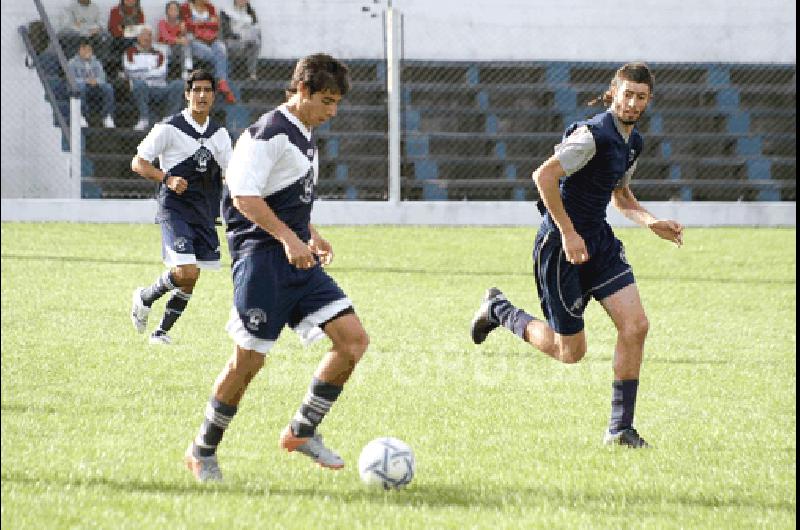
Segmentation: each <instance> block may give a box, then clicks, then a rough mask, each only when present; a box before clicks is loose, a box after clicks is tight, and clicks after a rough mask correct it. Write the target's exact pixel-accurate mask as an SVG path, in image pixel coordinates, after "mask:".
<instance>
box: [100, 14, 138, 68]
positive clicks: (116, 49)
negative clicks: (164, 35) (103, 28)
mask: <svg viewBox="0 0 800 530" xmlns="http://www.w3.org/2000/svg"><path fill="white" fill-rule="evenodd" d="M142 24H144V11H142V8H141V6H140V5H139V0H119V4H118V5H116V6H114V7H112V8H111V12H110V13H109V14H108V31H109V33H111V38H112V43H111V54H112V56H113V57H115V58H119V57H120V56H121V55H122V54H123V53H125V50H127V49H128V48H129V47H131V46H133V45H135V44H136V35H138V34H139V27H140V26H141V25H142ZM109 66H110V67H111V69H113V70H114V71H113V72H110V73H111V74H112V75H116V73H117V71H119V64H117V62H116V61H112V62H111V63H109Z"/></svg>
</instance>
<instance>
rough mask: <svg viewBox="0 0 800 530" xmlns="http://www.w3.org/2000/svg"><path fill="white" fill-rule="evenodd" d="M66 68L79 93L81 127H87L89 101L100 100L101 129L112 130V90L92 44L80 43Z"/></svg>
mask: <svg viewBox="0 0 800 530" xmlns="http://www.w3.org/2000/svg"><path fill="white" fill-rule="evenodd" d="M67 67H68V68H69V69H70V72H72V75H73V76H74V77H75V81H76V82H77V84H78V89H79V90H80V93H81V114H82V117H81V127H88V126H89V125H88V123H87V122H86V116H87V115H88V113H89V99H98V98H99V99H101V100H102V108H101V114H102V115H103V116H105V117H104V118H103V127H106V128H113V127H114V126H115V125H114V118H113V117H112V116H113V114H114V89H113V88H112V86H111V85H110V84H108V83H107V82H106V72H105V70H103V65H102V64H101V63H100V61H98V60H97V58H95V56H94V52H93V50H92V43H91V42H89V41H88V40H84V41H81V43H80V45H79V46H78V54H77V55H76V56H75V57H73V58H72V59H70V61H69V64H68V65H67Z"/></svg>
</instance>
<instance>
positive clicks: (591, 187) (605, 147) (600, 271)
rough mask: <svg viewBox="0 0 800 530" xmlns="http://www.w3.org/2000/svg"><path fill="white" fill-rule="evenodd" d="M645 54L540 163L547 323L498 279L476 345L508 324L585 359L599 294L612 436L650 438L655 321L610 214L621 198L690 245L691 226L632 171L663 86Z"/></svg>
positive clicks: (554, 352) (537, 250) (480, 315)
mask: <svg viewBox="0 0 800 530" xmlns="http://www.w3.org/2000/svg"><path fill="white" fill-rule="evenodd" d="M653 84H654V78H653V75H652V74H651V73H650V69H649V68H648V67H647V65H645V64H644V63H629V64H626V65H623V66H622V67H621V68H619V69H618V70H617V72H616V75H615V76H614V79H613V80H612V81H611V86H610V87H609V89H608V91H606V93H605V94H604V96H603V101H604V102H605V103H606V104H608V105H609V108H608V110H607V111H606V112H602V113H600V114H597V115H596V116H594V117H592V118H589V119H588V120H583V121H580V122H576V123H573V124H572V125H570V126H569V127H568V128H567V130H566V132H565V133H564V140H563V142H562V143H561V144H559V145H558V146H556V153H555V154H554V155H553V156H551V157H550V158H549V159H548V160H546V161H545V162H544V163H543V164H542V165H541V166H539V167H538V168H537V169H536V171H534V173H533V179H534V181H535V182H536V186H537V188H538V189H539V195H540V196H541V200H540V201H539V204H538V207H539V211H540V212H541V213H542V216H543V217H542V225H541V227H540V228H539V232H538V234H537V236H536V241H535V243H534V251H533V259H534V273H535V276H536V287H537V290H538V292H539V299H540V300H541V305H542V311H543V313H544V316H545V319H546V322H545V321H543V320H539V319H536V318H533V317H532V316H530V315H529V314H527V313H526V312H525V311H523V310H522V309H519V308H517V307H515V306H514V305H512V304H511V302H509V301H508V300H507V299H506V297H505V296H504V295H503V293H502V292H500V290H499V289H497V288H490V289H488V290H487V292H486V295H485V296H484V301H483V303H482V304H481V306H480V308H479V309H478V311H477V312H476V314H475V317H474V319H473V321H472V329H471V331H472V340H473V341H474V342H475V343H476V344H480V343H482V342H483V341H484V340H486V336H487V335H488V334H489V333H490V332H491V331H492V330H493V329H495V328H497V327H498V326H504V327H506V328H508V329H509V330H510V331H512V332H513V333H514V334H516V335H517V336H519V337H520V338H521V339H523V340H525V341H526V342H528V343H530V344H531V345H533V346H535V347H536V348H538V349H539V350H541V351H543V352H544V353H546V354H548V355H550V356H551V357H553V358H554V359H557V360H559V361H562V362H564V363H576V362H578V361H580V360H581V359H582V358H583V356H584V355H585V354H586V334H585V332H584V324H583V312H584V310H585V309H586V304H587V303H588V302H589V301H590V300H591V299H592V298H595V299H596V300H598V301H599V302H600V304H601V305H602V306H603V309H605V310H606V312H607V313H608V315H609V316H610V317H611V320H612V321H613V322H614V325H615V326H616V328H617V344H616V347H615V351H614V363H613V364H614V366H613V368H614V382H613V384H612V398H611V421H610V422H609V427H608V430H607V431H606V433H605V435H604V442H605V443H606V444H618V445H623V446H627V447H634V448H639V447H647V445H648V444H647V443H646V442H645V441H644V439H642V437H641V436H639V433H638V432H637V431H636V429H635V428H634V427H633V413H634V407H635V404H636V394H637V389H638V387H639V370H640V368H641V365H642V357H643V355H644V341H645V338H646V336H647V331H648V329H649V322H648V320H647V316H646V315H645V312H644V308H643V307H642V301H641V299H640V297H639V289H638V287H637V286H636V282H635V280H634V277H633V270H632V269H631V266H630V265H629V264H628V261H627V260H626V259H625V250H624V248H623V246H622V243H621V242H620V241H619V240H618V239H617V238H616V237H615V236H614V233H613V231H612V230H611V227H610V226H609V224H608V222H607V221H606V209H607V208H608V205H609V203H612V204H613V205H614V206H615V207H616V208H617V209H618V210H619V211H620V212H622V214H623V215H625V217H627V218H628V219H630V220H632V221H634V222H635V223H637V224H639V225H641V226H646V227H647V228H649V229H650V230H651V231H652V232H653V233H655V234H656V235H657V236H659V237H660V238H662V239H666V240H668V241H672V242H673V243H675V244H676V245H678V246H680V245H681V244H682V242H683V227H682V226H681V224H680V223H678V222H676V221H672V220H666V219H657V218H655V217H654V216H653V215H652V214H650V213H649V212H648V211H647V210H645V209H644V208H643V207H642V205H641V204H639V202H638V201H637V200H636V197H634V195H633V192H632V191H631V189H630V181H631V176H632V174H633V172H634V170H635V168H636V163H637V160H638V158H639V155H640V154H641V153H642V149H643V145H644V144H643V139H642V136H641V134H639V131H638V130H637V129H636V127H635V124H636V122H637V121H638V120H639V119H640V118H641V117H642V115H643V113H644V111H645V109H646V108H647V105H648V103H649V102H650V99H651V97H652V95H653Z"/></svg>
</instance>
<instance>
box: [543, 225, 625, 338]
mask: <svg viewBox="0 0 800 530" xmlns="http://www.w3.org/2000/svg"><path fill="white" fill-rule="evenodd" d="M584 242H585V243H586V248H587V250H588V251H589V261H587V262H586V263H583V264H581V265H573V264H572V263H570V262H569V261H567V257H566V255H565V254H564V251H563V249H562V246H561V234H560V233H559V232H558V231H557V230H553V229H548V228H542V229H540V230H539V232H538V233H537V234H536V242H535V243H534V246H533V273H534V276H536V290H537V291H538V292H539V300H540V301H541V304H542V312H543V313H544V317H545V319H547V322H548V323H549V324H550V327H551V328H553V330H554V331H555V332H556V333H558V334H559V335H574V334H575V333H578V332H580V331H581V330H582V329H583V312H584V310H585V309H586V304H588V303H589V300H590V299H592V298H594V299H595V300H598V301H599V300H602V299H604V298H606V297H607V296H610V295H612V294H614V293H616V292H617V291H619V290H621V289H622V288H623V287H626V286H628V285H630V284H632V283H634V282H635V279H634V277H633V270H632V269H631V266H630V265H629V264H628V261H627V259H625V248H624V247H623V246H622V242H621V241H620V240H619V239H617V238H616V237H615V236H614V232H612V230H611V227H610V226H608V225H606V226H605V228H604V229H603V231H602V232H601V233H599V234H597V235H595V236H593V237H591V238H588V239H587V238H584Z"/></svg>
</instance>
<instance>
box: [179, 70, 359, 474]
mask: <svg viewBox="0 0 800 530" xmlns="http://www.w3.org/2000/svg"><path fill="white" fill-rule="evenodd" d="M349 86H350V81H349V74H348V69H347V67H346V66H345V65H344V64H342V63H341V62H340V61H338V60H336V59H334V58H332V57H330V56H329V55H325V54H316V55H311V56H308V57H305V58H303V59H301V60H300V61H298V63H297V65H296V67H295V70H294V74H293V76H292V80H291V82H290V88H289V90H288V91H287V98H288V101H287V102H286V103H284V104H283V105H281V106H279V107H277V108H276V109H273V110H272V111H270V112H267V113H266V114H264V115H262V116H261V117H260V118H259V120H258V121H256V122H255V123H254V124H253V125H251V126H250V127H249V128H247V129H246V130H245V131H244V132H243V133H242V135H241V137H240V138H239V140H238V141H237V142H236V146H235V148H234V151H233V156H232V158H231V162H230V164H229V166H228V169H227V173H226V185H225V189H224V191H223V216H224V219H225V224H226V236H227V239H228V248H229V249H230V253H231V260H232V267H233V271H232V275H233V307H232V308H231V314H230V319H229V321H228V324H227V326H226V329H227V331H228V334H229V335H230V336H231V338H232V339H233V342H234V352H233V355H232V356H231V358H230V360H229V361H228V363H227V365H226V366H225V367H224V368H223V370H222V372H221V373H220V374H219V376H218V377H217V379H216V381H215V383H214V386H213V389H212V395H211V397H210V398H209V400H208V403H207V405H206V408H205V419H204V421H203V423H202V425H201V426H200V430H199V432H198V434H197V436H196V437H195V438H194V440H193V441H192V442H191V443H190V444H189V447H188V448H187V450H186V455H185V463H186V465H187V467H188V468H189V470H190V471H191V472H192V474H193V475H194V476H195V478H196V479H197V480H198V481H200V482H205V481H218V480H221V479H222V473H221V472H220V469H219V465H218V462H217V456H216V451H217V447H218V445H219V443H220V440H221V439H222V436H223V433H224V431H225V429H226V428H227V427H228V425H229V423H230V421H231V419H232V418H233V416H234V414H236V412H237V409H238V406H239V402H240V400H241V399H242V396H243V395H244V393H245V390H246V389H247V386H248V384H249V383H250V381H251V380H252V379H253V377H255V375H256V374H257V373H258V371H259V370H260V369H261V367H262V366H263V365H264V360H265V357H266V355H267V353H268V352H269V350H270V348H272V346H273V345H274V343H275V341H276V340H277V339H278V336H279V335H280V333H281V331H282V330H283V328H284V327H286V326H288V327H291V328H293V329H294V331H296V332H297V333H298V334H299V335H300V337H301V339H302V340H303V341H304V342H310V341H313V340H314V339H316V338H321V337H323V336H324V335H327V336H328V338H330V340H331V342H332V345H331V349H330V351H329V352H328V353H327V355H325V357H324V358H323V359H322V361H321V362H320V363H319V365H318V366H317V369H316V372H315V373H314V376H313V378H312V380H311V384H310V386H309V388H308V391H307V393H306V394H305V397H304V398H303V400H302V402H301V404H300V406H299V408H298V410H297V412H296V414H295V415H294V417H293V418H292V419H291V421H290V422H289V424H288V425H287V426H286V428H285V429H284V430H283V431H282V433H281V435H280V446H281V447H282V448H283V449H285V450H287V451H290V452H292V451H297V452H299V453H301V454H304V455H306V456H308V457H310V458H311V459H312V460H313V461H314V462H316V463H317V464H319V465H320V466H323V467H327V468H331V469H340V468H341V467H343V466H344V461H343V460H342V458H341V457H340V456H339V455H337V454H336V453H335V452H334V451H332V450H331V449H329V448H328V447H327V446H326V445H325V444H324V443H323V440H322V437H321V436H320V434H319V433H318V432H317V426H318V425H319V423H320V422H321V421H322V419H323V418H324V417H325V415H326V414H327V413H328V411H329V410H330V408H331V406H332V405H333V403H334V402H335V401H336V399H337V398H338V397H339V394H340V393H341V392H342V389H343V387H344V384H345V382H346V381H347V380H348V378H349V377H350V374H351V373H352V372H353V369H354V368H355V366H356V364H357V363H358V361H359V360H360V359H361V357H362V355H363V354H364V352H365V351H366V349H367V345H368V343H369V338H368V337H367V333H366V331H364V328H363V327H362V325H361V321H360V320H359V319H358V317H357V316H356V313H355V311H354V310H353V305H352V302H351V301H350V299H349V298H347V296H346V295H345V294H344V293H343V292H342V290H341V289H340V288H339V286H338V285H336V283H335V282H334V281H333V279H332V278H331V277H330V276H329V275H328V274H327V273H326V272H325V271H324V270H323V269H322V267H323V266H324V265H327V264H329V263H330V262H331V260H332V259H333V249H332V248H331V245H330V243H328V241H326V240H325V239H324V238H323V237H322V236H321V235H320V234H319V232H318V231H317V230H316V229H315V228H314V226H313V225H312V224H311V209H312V206H313V203H314V198H315V193H314V190H315V185H316V182H317V177H318V171H319V169H318V167H319V160H318V153H317V147H316V142H315V138H314V136H313V130H314V128H315V127H318V126H320V125H322V124H323V123H325V122H326V121H328V120H329V119H331V118H333V117H334V116H335V115H336V110H337V106H338V105H339V102H340V100H341V99H342V97H343V96H345V94H347V91H348V90H349Z"/></svg>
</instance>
